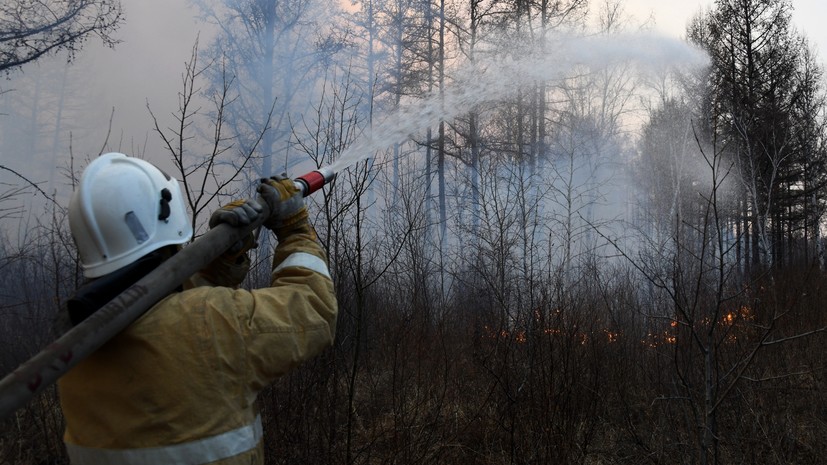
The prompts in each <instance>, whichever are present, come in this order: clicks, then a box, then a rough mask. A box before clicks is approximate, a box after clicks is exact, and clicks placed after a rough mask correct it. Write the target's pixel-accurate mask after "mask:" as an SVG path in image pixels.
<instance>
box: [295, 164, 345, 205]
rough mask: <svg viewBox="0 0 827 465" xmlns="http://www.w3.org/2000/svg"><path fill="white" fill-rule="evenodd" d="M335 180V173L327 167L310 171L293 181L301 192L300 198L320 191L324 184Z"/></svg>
mask: <svg viewBox="0 0 827 465" xmlns="http://www.w3.org/2000/svg"><path fill="white" fill-rule="evenodd" d="M335 178H336V173H334V172H333V170H331V169H330V168H329V167H327V166H323V167H321V168H319V169H317V170H315V171H311V172H309V173H307V174H305V175H303V176H299V177H298V178H296V179H294V180H293V182H295V183H296V187H298V188H299V190H301V191H302V196H304V197H307V196H308V195H310V194H312V193H314V192H316V191H317V190H319V189H321V188H322V186H324V185H325V184H327V183H329V182H331V181H333V179H335Z"/></svg>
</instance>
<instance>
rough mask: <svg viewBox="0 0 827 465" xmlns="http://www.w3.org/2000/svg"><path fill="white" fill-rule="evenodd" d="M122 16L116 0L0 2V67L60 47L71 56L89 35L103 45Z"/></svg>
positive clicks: (7, 69)
mask: <svg viewBox="0 0 827 465" xmlns="http://www.w3.org/2000/svg"><path fill="white" fill-rule="evenodd" d="M122 20H123V12H122V11H121V2H120V1H119V0H45V1H44V0H17V1H11V2H2V3H0V71H5V72H7V73H8V72H10V71H12V70H14V69H17V68H20V67H21V66H23V65H25V64H27V63H30V62H32V61H35V60H37V59H39V58H41V57H43V56H47V55H51V54H55V53H57V52H60V51H65V52H68V53H69V58H70V59H71V58H72V57H73V55H74V54H75V53H76V52H77V51H78V50H80V48H81V46H82V45H83V43H84V42H85V41H87V40H89V38H91V37H94V36H97V37H98V38H99V39H100V40H101V41H103V43H104V44H105V45H107V46H110V47H112V46H114V45H115V44H116V43H117V42H118V41H117V40H116V39H115V38H114V37H113V36H112V34H113V33H114V32H115V31H116V30H117V28H118V26H119V25H120V23H121V21H122Z"/></svg>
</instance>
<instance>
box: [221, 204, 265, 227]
mask: <svg viewBox="0 0 827 465" xmlns="http://www.w3.org/2000/svg"><path fill="white" fill-rule="evenodd" d="M261 209H262V208H261V205H259V203H258V202H256V201H255V200H252V199H251V200H234V201H232V202H230V203H228V204H227V205H224V206H223V207H221V208H219V209H218V210H216V211H214V212H213V213H212V215H210V229H212V228H214V227H215V226H216V225H218V224H219V223H227V224H229V225H230V226H246V225H248V224H250V223H252V222H253V221H255V220H256V218H258V214H259V213H261Z"/></svg>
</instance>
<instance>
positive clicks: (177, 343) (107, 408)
mask: <svg viewBox="0 0 827 465" xmlns="http://www.w3.org/2000/svg"><path fill="white" fill-rule="evenodd" d="M313 238H314V237H313V236H312V235H311V234H294V235H292V236H290V237H288V238H287V239H286V240H285V241H284V242H282V243H280V244H279V245H278V247H277V248H276V253H275V255H276V256H275V260H274V270H273V274H272V280H271V287H268V288H262V289H254V290H252V291H247V290H243V289H233V288H230V287H217V286H213V285H211V284H215V282H217V281H219V280H218V279H217V278H215V277H216V276H221V275H222V273H221V272H216V270H212V273H205V274H204V275H201V276H195V277H193V279H192V284H193V285H195V286H197V287H193V288H191V289H187V290H184V291H182V292H178V293H174V294H172V295H170V296H168V297H167V298H165V299H164V300H162V301H161V302H159V303H158V304H157V305H156V306H155V307H153V308H152V309H151V310H150V311H149V312H147V313H146V314H144V315H143V316H142V317H141V318H140V319H138V320H137V321H136V322H135V323H133V324H132V325H131V326H130V327H129V328H127V329H126V330H124V332H122V333H121V334H119V335H118V336H116V337H115V338H113V339H112V340H110V341H109V342H107V343H106V344H105V345H104V346H102V347H101V348H100V349H98V351H96V352H95V353H94V354H92V355H91V356H90V357H88V358H87V359H85V360H84V361H82V362H81V363H79V364H78V365H77V366H76V367H74V368H73V369H72V370H70V371H69V373H67V374H66V375H65V376H64V377H63V378H61V379H60V380H59V381H58V388H59V391H60V399H61V405H62V407H63V412H64V416H65V418H66V433H65V435H64V440H65V442H66V444H67V449H68V450H69V452H70V454H71V458H72V463H73V465H85V464H90V465H95V464H96V463H111V464H117V463H122V464H126V465H132V464H143V463H150V462H151V463H153V464H156V463H157V464H163V463H170V464H173V463H174V464H177V463H187V464H199V465H200V464H204V463H211V464H221V465H231V464H232V465H235V464H242V463H244V464H250V463H263V454H262V450H263V448H262V442H261V440H260V439H261V434H260V428H259V427H258V426H256V425H259V424H260V423H258V421H257V412H256V410H255V408H254V406H253V404H254V402H255V399H256V396H257V395H258V393H259V392H260V391H261V390H262V389H263V388H264V387H266V386H267V385H268V384H270V383H271V382H272V381H273V380H274V379H276V378H277V377H279V376H281V375H283V374H285V373H287V372H288V371H290V370H291V369H292V368H294V367H295V366H296V365H298V364H299V363H301V362H302V361H304V360H307V359H309V358H311V357H313V356H315V355H316V354H318V353H319V352H321V351H322V350H324V349H325V348H326V347H328V346H330V344H331V343H332V341H333V335H334V333H335V325H336V313H337V305H336V298H335V294H334V289H333V283H332V281H331V279H330V274H329V272H328V270H327V265H326V260H325V257H324V253H323V252H322V250H321V248H320V247H319V245H318V244H317V243H316V242H315V241H314V240H313ZM227 266H230V267H231V266H232V265H230V264H228V265H227ZM205 275H208V276H210V277H211V279H213V281H207V280H206V279H205V277H204V276H205ZM225 275H233V273H229V274H225ZM222 284H226V283H222ZM225 446H230V447H229V448H225ZM113 454H114V455H113ZM183 456H186V458H185V459H183V460H180V458H181V457H183ZM167 459H169V462H167ZM140 460H144V461H143V462H142V461H140ZM205 460H206V461H205Z"/></svg>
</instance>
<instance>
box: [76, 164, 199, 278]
mask: <svg viewBox="0 0 827 465" xmlns="http://www.w3.org/2000/svg"><path fill="white" fill-rule="evenodd" d="M69 228H70V229H71V231H72V237H73V238H74V240H75V244H76V245H77V248H78V252H79V253H80V261H81V265H82V267H83V274H84V275H85V276H86V277H87V278H96V277H99V276H103V275H105V274H108V273H111V272H113V271H115V270H118V269H120V268H122V267H124V266H126V265H129V264H130V263H132V262H134V261H135V260H137V259H139V258H141V257H142V256H144V255H146V254H148V253H150V252H152V251H154V250H157V249H159V248H161V247H163V246H165V245H172V244H183V243H185V242H187V241H189V240H190V238H191V237H192V226H191V224H190V219H189V215H188V214H187V209H186V207H185V206H184V198H183V195H181V189H180V188H179V187H178V181H176V180H175V179H173V178H171V177H170V176H168V175H167V174H166V173H164V172H163V171H161V170H159V169H158V168H156V167H155V166H154V165H152V164H151V163H149V162H146V161H144V160H141V159H138V158H131V157H127V156H126V155H124V154H122V153H107V154H104V155H101V156H100V157H98V158H96V159H95V160H94V161H92V163H90V164H89V166H87V167H86V169H85V170H84V171H83V176H82V177H81V179H80V185H79V186H78V188H77V190H76V191H75V193H74V194H73V195H72V200H71V201H70V202H69Z"/></svg>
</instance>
